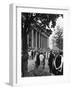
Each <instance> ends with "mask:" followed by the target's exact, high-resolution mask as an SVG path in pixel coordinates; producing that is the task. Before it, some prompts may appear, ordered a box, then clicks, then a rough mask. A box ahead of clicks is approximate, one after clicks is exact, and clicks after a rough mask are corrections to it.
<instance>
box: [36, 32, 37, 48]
mask: <svg viewBox="0 0 72 90" xmlns="http://www.w3.org/2000/svg"><path fill="white" fill-rule="evenodd" d="M36 49H37V31H36Z"/></svg>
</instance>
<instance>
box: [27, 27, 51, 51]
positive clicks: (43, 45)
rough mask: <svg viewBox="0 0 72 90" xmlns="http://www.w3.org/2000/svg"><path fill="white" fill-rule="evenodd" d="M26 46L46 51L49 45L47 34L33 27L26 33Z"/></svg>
mask: <svg viewBox="0 0 72 90" xmlns="http://www.w3.org/2000/svg"><path fill="white" fill-rule="evenodd" d="M27 44H28V48H31V49H33V50H41V51H47V49H48V47H49V43H48V36H47V35H46V34H45V33H44V32H41V31H40V30H38V29H36V28H33V29H32V30H31V31H30V32H29V34H28V35H27Z"/></svg>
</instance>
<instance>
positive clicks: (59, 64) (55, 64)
mask: <svg viewBox="0 0 72 90" xmlns="http://www.w3.org/2000/svg"><path fill="white" fill-rule="evenodd" d="M30 55H31V57H32V59H33V58H34V57H35V56H36V61H35V68H39V67H41V68H42V69H44V68H45V60H48V66H49V73H52V74H54V75H63V52H62V51H53V50H50V51H49V52H48V57H47V58H46V53H45V52H39V51H31V53H30Z"/></svg>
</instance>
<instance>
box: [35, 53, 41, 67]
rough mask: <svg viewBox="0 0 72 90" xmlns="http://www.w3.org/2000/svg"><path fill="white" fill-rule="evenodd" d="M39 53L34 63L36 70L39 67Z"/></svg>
mask: <svg viewBox="0 0 72 90" xmlns="http://www.w3.org/2000/svg"><path fill="white" fill-rule="evenodd" d="M39 55H40V54H39V53H38V54H37V56H36V62H35V66H36V68H38V67H39V65H40V58H39Z"/></svg>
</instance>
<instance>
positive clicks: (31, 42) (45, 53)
mask: <svg viewBox="0 0 72 90" xmlns="http://www.w3.org/2000/svg"><path fill="white" fill-rule="evenodd" d="M63 20H64V15H63V14H55V13H54V14H52V13H51V14H50V13H34V12H32V13H31V12H30V13H29V12H21V77H22V78H23V77H36V76H60V75H63V69H64V68H63V67H64V60H63V29H64V26H63Z"/></svg>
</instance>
